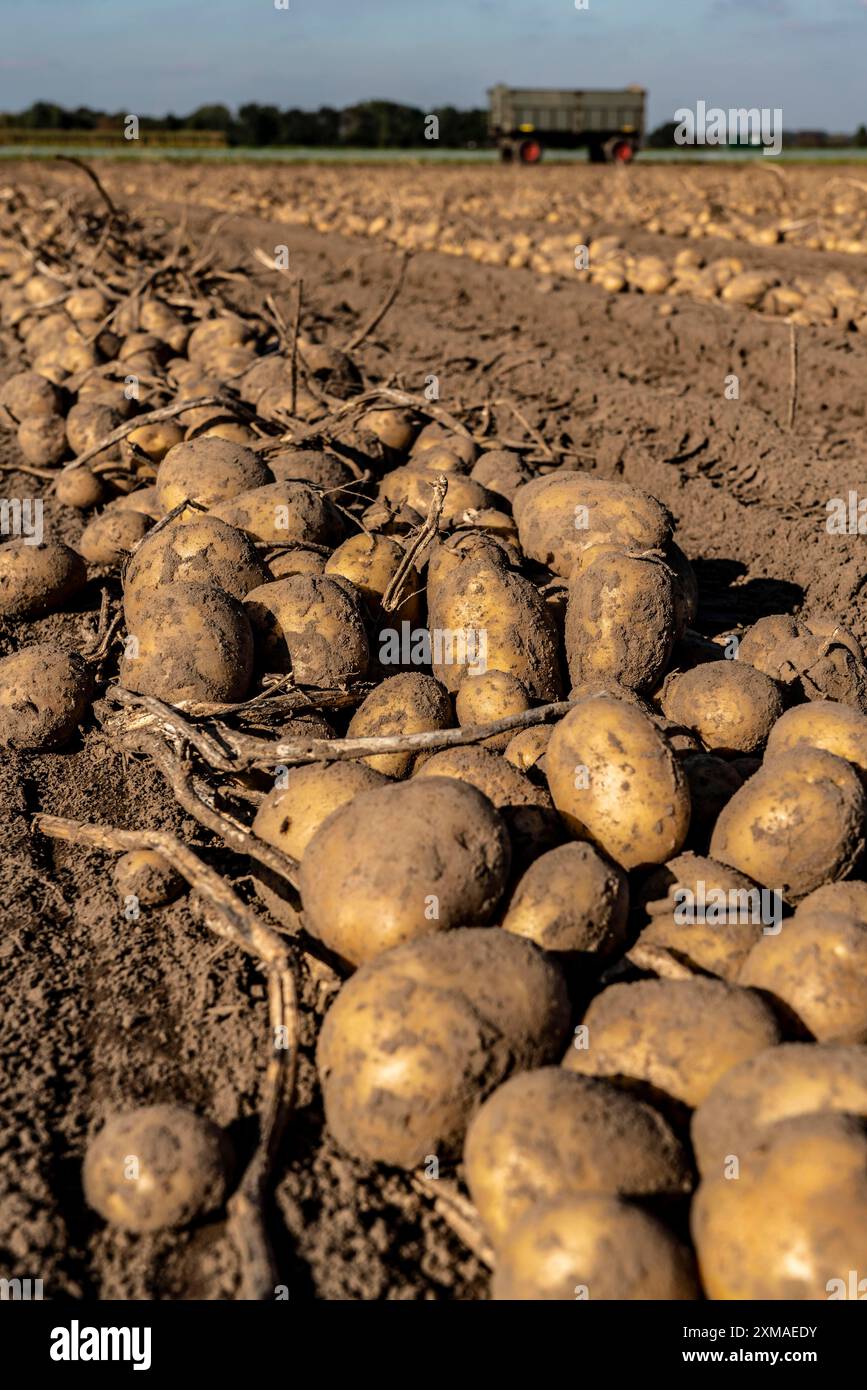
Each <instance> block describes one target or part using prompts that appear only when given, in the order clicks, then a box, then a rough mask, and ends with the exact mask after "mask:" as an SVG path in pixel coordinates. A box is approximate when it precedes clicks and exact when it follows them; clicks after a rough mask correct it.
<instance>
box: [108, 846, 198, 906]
mask: <svg viewBox="0 0 867 1390" xmlns="http://www.w3.org/2000/svg"><path fill="white" fill-rule="evenodd" d="M112 877H113V878H114V886H115V888H116V889H117V893H118V896H119V897H120V898H121V899H123V900H124V901H125V902H126V901H128V900H129V899H130V898H135V899H136V901H137V902H139V903H141V904H142V906H143V907H164V906H165V905H166V903H170V902H173V901H174V899H175V898H179V897H180V895H181V893H182V892H183V891H184V880H183V879H182V878H181V876H180V874H178V873H176V872H175V870H174V869H173V868H172V866H171V864H170V863H169V862H168V860H167V859H164V858H163V856H162V855H161V854H158V853H157V851H156V850H153V849H131V850H129V852H128V853H127V854H122V855H121V857H120V859H118V861H117V863H116V864H115V866H114V870H113V874H112Z"/></svg>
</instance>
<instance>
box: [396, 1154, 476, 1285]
mask: <svg viewBox="0 0 867 1390" xmlns="http://www.w3.org/2000/svg"><path fill="white" fill-rule="evenodd" d="M410 1183H411V1185H412V1187H413V1188H414V1190H415V1191H416V1192H417V1193H418V1194H419V1196H421V1197H424V1198H426V1199H427V1201H429V1202H432V1203H433V1207H434V1210H435V1211H436V1213H437V1215H438V1216H440V1217H442V1219H443V1221H445V1223H446V1225H447V1226H449V1227H450V1228H451V1230H453V1231H454V1233H455V1235H456V1236H457V1237H458V1239H459V1240H460V1241H461V1242H462V1243H463V1244H464V1245H465V1246H466V1247H467V1249H468V1250H470V1251H472V1253H473V1254H474V1255H475V1257H476V1259H477V1260H480V1261H481V1263H482V1264H484V1265H487V1267H488V1269H493V1268H494V1249H493V1246H492V1245H491V1243H490V1242H489V1241H488V1239H487V1237H486V1236H485V1234H484V1232H483V1230H482V1227H481V1222H480V1221H479V1214H478V1212H477V1211H476V1209H475V1207H474V1206H473V1204H472V1202H471V1201H470V1200H469V1198H468V1197H465V1196H464V1195H463V1193H462V1192H461V1191H460V1189H459V1188H458V1187H457V1186H456V1185H455V1184H454V1183H452V1182H448V1181H447V1180H446V1179H444V1178H424V1177H422V1176H421V1175H420V1174H419V1173H413V1175H412V1177H411V1178H410Z"/></svg>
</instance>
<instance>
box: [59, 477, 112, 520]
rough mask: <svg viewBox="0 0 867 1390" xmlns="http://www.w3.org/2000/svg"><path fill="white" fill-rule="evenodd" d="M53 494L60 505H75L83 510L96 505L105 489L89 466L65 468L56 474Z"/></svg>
mask: <svg viewBox="0 0 867 1390" xmlns="http://www.w3.org/2000/svg"><path fill="white" fill-rule="evenodd" d="M54 495H55V497H56V498H57V500H58V502H60V503H61V504H62V506H64V507H76V508H78V510H79V511H83V512H84V511H89V510H90V508H91V507H96V506H98V504H99V503H100V502H101V501H102V499H103V497H104V496H105V489H104V487H103V485H102V483H101V481H100V480H99V478H98V477H97V476H96V474H94V473H91V471H90V469H89V468H65V469H63V471H62V472H61V473H59V474H58V475H57V481H56V482H55V484H54Z"/></svg>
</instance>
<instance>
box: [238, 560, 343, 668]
mask: <svg viewBox="0 0 867 1390" xmlns="http://www.w3.org/2000/svg"><path fill="white" fill-rule="evenodd" d="M244 607H245V609H246V611H247V615H248V617H249V619H250V622H251V623H252V625H253V630H254V633H255V636H256V643H257V648H258V651H259V653H260V657H261V660H262V661H263V662H264V663H265V666H266V669H267V670H269V671H291V672H292V675H293V676H294V678H295V682H296V684H297V685H313V686H319V687H322V688H325V689H327V688H328V687H329V686H336V685H340V684H342V683H343V682H345V681H348V680H351V679H353V678H357V677H363V676H365V675H366V674H367V668H368V664H369V661H370V652H369V650H368V645H367V634H366V633H365V630H364V619H363V617H362V613H361V607H360V603H359V600H358V599H357V598H356V597H355V595H354V594H350V593H348V592H347V591H346V589H344V588H342V587H341V585H340V584H338V583H336V582H335V580H333V579H328V578H327V577H326V576H325V575H319V574H295V575H291V576H290V577H289V578H288V579H278V580H276V581H275V582H274V583H272V584H262V585H261V586H260V587H259V588H258V589H251V590H250V592H249V593H248V594H247V596H246V598H245V600H244Z"/></svg>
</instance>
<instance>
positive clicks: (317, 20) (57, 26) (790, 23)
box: [0, 0, 867, 130]
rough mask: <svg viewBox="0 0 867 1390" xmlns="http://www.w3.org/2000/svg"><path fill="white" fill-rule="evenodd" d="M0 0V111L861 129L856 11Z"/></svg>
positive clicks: (704, 4) (669, 4)
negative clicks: (294, 109) (207, 106)
mask: <svg viewBox="0 0 867 1390" xmlns="http://www.w3.org/2000/svg"><path fill="white" fill-rule="evenodd" d="M288 4H289V8H288V10H277V9H276V8H275V5H274V0H0V110H7V111H8V110H17V109H20V108H21V107H24V106H28V105H29V104H30V103H31V102H32V101H34V100H37V99H40V98H41V99H45V100H49V101H56V102H59V103H60V104H61V105H67V106H70V105H78V104H84V105H92V106H96V107H100V108H105V109H109V110H121V109H122V110H124V111H129V112H135V113H137V114H148V115H161V114H163V113H164V112H166V111H167V110H174V111H175V112H186V111H189V110H191V109H193V108H194V107H196V106H199V105H202V104H203V103H205V102H210V101H224V102H225V103H226V104H227V105H229V106H238V105H239V104H241V103H243V102H245V101H259V102H274V103H276V104H277V105H280V106H303V107H316V106H320V105H324V104H329V105H334V106H345V105H347V104H349V103H351V102H353V101H357V100H361V99H363V98H366V97H385V98H389V99H391V100H395V101H406V102H409V103H412V104H413V105H416V106H420V107H422V108H424V109H425V110H427V109H430V108H431V107H432V106H433V105H435V104H438V103H445V102H451V103H453V104H455V105H458V106H471V105H482V104H484V102H485V91H486V89H487V87H489V86H490V85H492V84H493V83H494V82H497V81H504V82H507V83H510V84H512V85H515V86H533V85H538V86H552V87H560V86H562V87H580V86H587V87H590V86H599V87H604V86H621V85H625V84H627V83H629V82H639V83H641V84H642V85H643V86H645V87H647V88H648V90H649V92H650V121H651V124H653V125H656V124H658V123H659V122H661V121H663V120H667V119H670V117H671V115H672V113H673V111H674V110H675V108H676V107H678V106H693V105H694V104H695V102H696V101H697V100H699V99H700V98H702V99H704V100H705V101H706V102H707V103H708V104H709V105H718V106H725V107H728V106H741V105H745V106H754V105H757V106H770V107H775V106H780V107H782V108H783V120H784V124H785V125H786V126H788V127H789V128H793V127H799V126H800V127H813V126H818V127H823V128H826V129H830V130H851V129H854V127H855V126H856V125H858V124H860V123H861V122H862V121H864V122H865V123H867V83H865V81H864V71H863V69H864V61H865V58H867V0H589V9H587V10H580V11H579V10H576V8H575V0H288Z"/></svg>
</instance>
